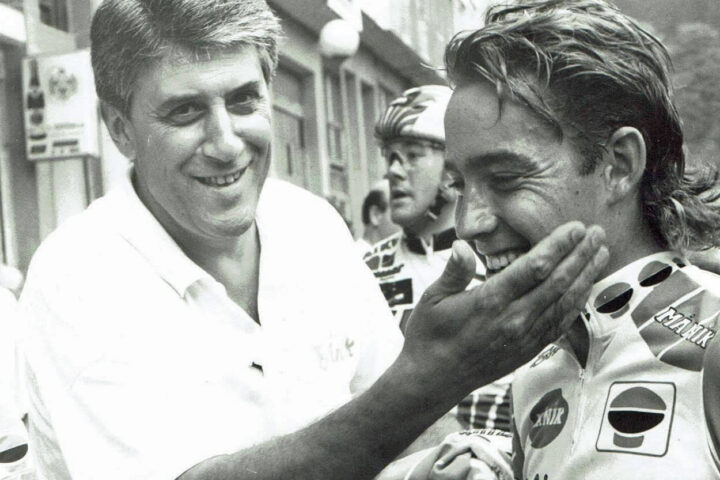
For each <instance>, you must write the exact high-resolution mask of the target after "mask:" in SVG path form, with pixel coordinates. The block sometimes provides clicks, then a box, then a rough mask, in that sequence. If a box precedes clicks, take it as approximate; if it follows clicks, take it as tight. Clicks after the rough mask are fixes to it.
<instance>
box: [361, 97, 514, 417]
mask: <svg viewBox="0 0 720 480" xmlns="http://www.w3.org/2000/svg"><path fill="white" fill-rule="evenodd" d="M451 94H452V91H451V90H450V88H448V87H446V86H442V85H424V86H421V87H417V88H412V89H410V90H407V91H406V92H404V93H403V95H402V96H401V97H399V98H397V99H395V100H394V101H393V102H391V104H390V105H389V106H388V108H387V110H386V111H385V112H384V114H383V116H382V117H381V118H380V120H379V121H378V123H377V124H376V127H375V134H376V136H377V138H378V140H379V142H380V146H381V148H382V152H383V155H384V157H385V159H386V160H387V169H388V170H387V178H388V180H389V182H390V217H391V219H392V221H393V222H395V223H396V224H398V225H400V226H401V227H402V231H401V232H399V233H397V234H395V235H393V236H391V237H389V238H387V239H385V240H383V241H381V242H380V243H379V244H377V245H375V246H374V247H373V249H372V252H371V253H370V254H369V255H368V256H366V257H365V262H366V263H367V264H368V266H369V267H370V269H371V270H373V272H374V273H375V276H376V277H377V279H378V281H379V282H380V288H381V289H382V291H383V293H384V295H385V298H387V300H388V304H389V305H390V308H391V309H393V313H394V315H395V318H396V320H397V321H398V323H399V325H400V328H401V330H403V331H404V330H405V328H406V324H407V320H408V318H409V317H410V313H411V312H412V310H413V308H414V306H415V304H416V303H417V301H418V300H419V299H420V296H421V295H422V293H423V292H424V291H425V289H426V288H427V287H428V286H429V285H430V284H431V283H432V282H433V281H435V279H437V277H438V276H440V273H441V272H442V271H443V269H444V268H445V265H446V264H447V261H448V258H449V256H450V253H451V252H452V248H451V247H452V244H453V242H454V241H455V240H456V239H457V235H456V234H455V218H454V213H455V203H456V199H457V196H456V193H455V190H454V189H453V188H452V187H451V182H452V180H453V175H454V174H453V171H454V167H453V165H451V164H449V163H448V162H446V161H445V130H444V127H443V116H444V115H445V110H446V108H447V104H448V100H449V99H450V95H451ZM476 266H477V271H476V278H475V281H474V282H473V285H476V284H477V283H478V281H480V280H482V279H484V271H485V269H484V266H483V264H482V263H481V262H480V261H478V262H476ZM511 381H512V376H507V377H505V378H502V379H500V380H498V381H497V382H494V383H492V384H490V385H486V386H485V387H483V388H481V389H479V390H477V391H475V392H473V393H472V394H471V395H470V396H469V397H467V398H465V399H464V400H463V401H462V402H461V403H460V404H459V405H458V408H457V411H456V415H457V420H458V421H459V422H460V424H461V425H462V426H463V427H465V428H497V429H501V430H504V431H510V382H511Z"/></svg>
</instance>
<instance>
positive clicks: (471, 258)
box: [423, 240, 475, 303]
mask: <svg viewBox="0 0 720 480" xmlns="http://www.w3.org/2000/svg"><path fill="white" fill-rule="evenodd" d="M452 249H453V250H452V255H451V256H450V260H448V263H447V265H445V270H443V273H442V275H440V278H438V279H437V280H436V281H435V282H434V283H433V284H432V285H430V286H429V287H428V288H427V290H425V293H424V294H423V297H426V298H427V299H428V300H431V301H432V302H433V303H436V302H437V301H439V300H441V299H442V298H444V297H447V296H448V295H451V294H453V293H458V292H462V291H463V290H465V288H466V287H467V286H468V284H469V283H470V281H471V280H472V279H473V277H474V275H475V254H474V253H473V251H472V249H471V248H470V246H469V245H468V244H467V243H465V242H464V241H462V240H456V241H455V242H454V243H453V246H452Z"/></svg>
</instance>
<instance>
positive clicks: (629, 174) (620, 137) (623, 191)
mask: <svg viewBox="0 0 720 480" xmlns="http://www.w3.org/2000/svg"><path fill="white" fill-rule="evenodd" d="M606 147H607V157H606V162H605V166H604V170H603V178H604V180H605V185H606V186H607V187H608V192H609V195H610V196H609V201H610V202H611V203H615V202H617V201H620V200H622V199H625V198H627V196H628V195H633V194H634V193H635V192H637V190H638V188H639V186H640V181H641V180H642V176H643V173H645V164H646V160H647V158H646V154H647V152H646V149H645V140H644V139H643V136H642V134H641V133H640V131H639V130H638V129H637V128H635V127H620V128H618V129H617V130H615V131H614V132H613V133H612V135H610V139H609V140H608V142H607V145H606Z"/></svg>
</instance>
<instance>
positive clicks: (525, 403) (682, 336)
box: [445, 0, 720, 480]
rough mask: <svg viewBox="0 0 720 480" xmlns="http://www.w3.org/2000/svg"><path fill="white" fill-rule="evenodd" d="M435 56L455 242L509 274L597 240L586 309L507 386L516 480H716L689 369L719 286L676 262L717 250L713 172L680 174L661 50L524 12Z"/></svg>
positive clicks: (555, 1)
mask: <svg viewBox="0 0 720 480" xmlns="http://www.w3.org/2000/svg"><path fill="white" fill-rule="evenodd" d="M446 59H447V66H448V72H449V74H450V76H451V78H452V79H453V80H454V81H455V83H456V89H455V91H454V93H453V97H452V99H451V101H450V105H449V107H448V112H447V115H446V118H445V127H446V131H447V145H448V158H449V159H451V160H452V161H454V162H455V163H456V165H457V166H458V169H459V171H460V175H459V177H458V178H457V180H456V186H457V188H458V191H459V193H460V195H461V196H460V200H459V204H458V208H457V214H456V217H457V231H458V235H459V236H460V237H461V238H464V239H466V240H468V241H469V242H471V243H472V244H473V245H474V246H475V249H476V250H477V252H478V253H479V254H480V255H481V256H482V257H483V258H484V259H485V262H486V264H487V265H488V266H490V265H493V264H495V265H498V264H500V266H501V267H505V268H508V267H506V265H508V264H509V265H510V267H512V265H513V262H514V261H515V259H516V258H518V256H520V255H522V254H523V253H524V252H526V251H527V249H529V248H531V247H532V246H533V245H535V244H537V242H538V241H540V240H541V239H542V238H543V237H544V236H545V235H547V233H548V232H550V231H551V230H552V229H553V228H554V227H555V226H557V225H559V224H562V223H563V222H567V221H568V220H580V221H583V222H588V223H597V224H599V225H601V226H602V227H603V228H604V229H605V231H606V232H607V234H608V243H609V251H610V261H609V263H608V265H607V267H606V268H605V270H604V272H603V274H602V277H603V278H602V280H601V281H599V282H598V283H596V284H595V286H594V287H593V290H592V293H591V295H590V299H589V302H588V304H587V306H586V311H585V312H584V313H583V315H582V316H580V317H578V319H577V321H576V322H575V324H574V325H573V327H572V328H571V330H570V331H569V332H568V334H567V335H566V336H564V337H563V338H562V339H561V340H560V341H559V342H557V343H555V344H554V345H552V346H550V347H549V348H548V349H546V350H545V351H544V352H543V353H542V354H540V355H539V356H538V357H537V358H536V359H535V360H534V361H533V362H531V363H530V364H529V365H528V366H527V367H525V368H524V369H523V370H522V371H521V373H520V374H519V375H518V377H516V380H515V381H514V383H513V387H512V393H513V404H514V412H513V413H514V424H515V436H514V451H513V457H514V464H515V477H516V478H522V479H526V478H530V479H543V478H545V479H552V480H559V479H578V478H584V479H606V478H634V479H642V478H647V479H656V478H686V479H707V478H712V477H714V476H716V475H717V474H718V472H717V471H716V470H714V467H713V462H712V460H711V457H710V455H709V454H708V453H707V449H706V448H705V444H706V439H705V433H704V431H705V429H704V426H705V421H704V417H703V415H702V412H703V401H702V396H701V375H700V371H701V368H702V364H703V357H704V355H705V352H706V350H707V349H708V347H709V346H711V345H712V344H713V343H715V342H717V340H715V339H714V337H715V335H716V332H717V329H718V328H719V327H720V319H719V318H718V313H719V312H720V277H718V276H716V275H713V274H711V273H709V272H707V271H703V270H701V269H699V268H697V267H695V266H693V265H691V264H690V263H689V262H688V261H687V260H686V259H685V258H684V256H683V254H682V252H683V251H684V250H685V249H702V248H706V247H709V246H712V245H718V243H720V210H719V209H718V203H717V199H718V195H719V193H718V186H717V174H716V173H709V174H708V175H703V176H699V177H696V178H688V177H687V176H685V174H684V163H685V159H684V154H683V148H682V146H683V134H682V128H681V126H680V119H679V118H678V114H677V111H676V109H675V107H674V105H673V102H672V90H671V86H670V79H669V73H668V71H669V67H670V65H669V58H668V56H667V53H666V51H665V49H664V47H663V46H662V44H661V43H660V42H659V41H658V40H657V39H656V38H654V37H653V36H652V35H650V34H649V33H647V32H646V31H645V30H643V29H642V28H641V27H639V26H638V25H637V24H636V23H635V22H634V21H633V20H631V19H630V18H628V17H627V16H625V15H623V14H622V13H620V12H619V11H618V10H616V9H615V8H614V7H612V6H610V5H609V4H607V3H605V2H603V1H601V0H552V1H530V2H525V3H523V4H518V5H515V6H505V7H496V8H493V9H491V10H490V11H489V13H488V15H487V22H486V26H485V27H484V28H483V29H481V30H478V31H476V32H473V33H470V34H467V35H461V36H459V37H457V38H456V39H455V40H454V41H453V42H452V43H451V44H450V46H449V47H448V50H447V53H446ZM500 270H501V269H496V268H493V269H490V271H489V273H490V274H491V275H492V274H495V273H496V272H498V271H500ZM710 389H711V386H708V387H706V391H711V390H710ZM706 400H707V401H709V402H710V403H717V398H710V395H708V398H707V399H706ZM711 407H712V408H710V409H707V410H706V412H716V410H717V408H715V405H711ZM708 421H710V420H708ZM711 423H717V419H716V420H715V421H714V422H711ZM713 439H714V441H715V445H717V433H716V434H715V436H714V437H713Z"/></svg>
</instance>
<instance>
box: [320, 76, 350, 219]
mask: <svg viewBox="0 0 720 480" xmlns="http://www.w3.org/2000/svg"><path fill="white" fill-rule="evenodd" d="M343 105H344V99H343V96H342V86H341V84H340V77H339V76H338V75H337V74H335V73H330V72H326V73H325V115H326V116H327V124H326V126H327V150H328V158H329V160H330V198H329V200H330V202H331V203H332V204H333V206H335V208H336V209H337V210H338V212H340V214H341V215H342V216H343V218H344V219H345V222H346V223H348V225H350V224H351V222H350V218H351V212H350V202H349V193H350V184H349V181H348V166H347V146H346V144H345V124H344V122H343V113H344V109H343Z"/></svg>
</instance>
